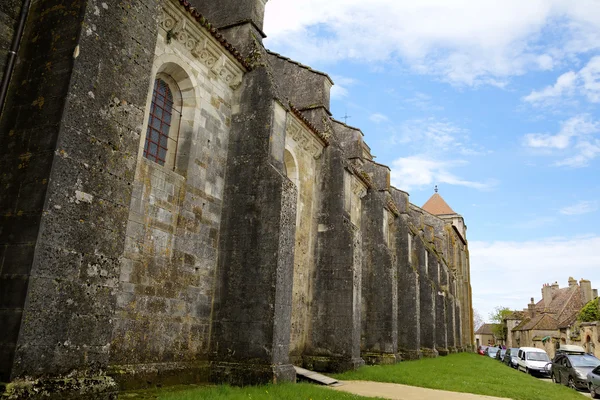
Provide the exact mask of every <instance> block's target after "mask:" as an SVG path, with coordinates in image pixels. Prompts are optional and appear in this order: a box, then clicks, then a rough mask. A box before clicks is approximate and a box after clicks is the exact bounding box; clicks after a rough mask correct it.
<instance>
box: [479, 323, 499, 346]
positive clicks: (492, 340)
mask: <svg viewBox="0 0 600 400" xmlns="http://www.w3.org/2000/svg"><path fill="white" fill-rule="evenodd" d="M499 325H500V324H483V325H481V326H480V327H479V329H477V331H475V345H476V346H477V348H479V346H494V345H495V344H496V343H498V341H499V339H500V338H498V337H496V331H497V330H496V328H497V327H498V326H499Z"/></svg>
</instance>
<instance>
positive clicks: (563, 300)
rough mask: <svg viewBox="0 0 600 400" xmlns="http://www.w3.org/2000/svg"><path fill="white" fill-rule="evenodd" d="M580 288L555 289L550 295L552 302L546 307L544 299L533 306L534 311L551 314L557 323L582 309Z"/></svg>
mask: <svg viewBox="0 0 600 400" xmlns="http://www.w3.org/2000/svg"><path fill="white" fill-rule="evenodd" d="M584 305H585V304H584V303H583V299H582V294H581V288H580V287H579V286H571V287H565V288H562V289H556V290H555V291H554V293H553V295H552V301H551V302H550V304H549V306H548V307H546V306H545V303H544V299H542V300H540V301H539V302H538V303H537V304H536V305H535V311H536V313H537V312H540V313H541V312H545V313H549V314H552V315H553V316H554V318H556V319H557V320H558V321H563V320H565V319H566V318H568V317H570V316H571V315H572V314H573V313H574V312H576V311H579V310H581V309H582V308H583V306H584Z"/></svg>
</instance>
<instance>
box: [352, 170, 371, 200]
mask: <svg viewBox="0 0 600 400" xmlns="http://www.w3.org/2000/svg"><path fill="white" fill-rule="evenodd" d="M367 189H368V188H367V185H365V184H364V183H363V181H362V180H360V179H358V178H357V177H356V175H353V176H352V193H354V195H356V196H357V197H358V198H359V199H362V198H363V197H365V196H366V195H367Z"/></svg>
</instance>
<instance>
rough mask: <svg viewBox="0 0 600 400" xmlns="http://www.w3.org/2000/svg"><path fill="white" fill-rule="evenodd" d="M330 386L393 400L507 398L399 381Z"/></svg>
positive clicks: (346, 382)
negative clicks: (422, 386) (437, 388)
mask: <svg viewBox="0 0 600 400" xmlns="http://www.w3.org/2000/svg"><path fill="white" fill-rule="evenodd" d="M329 387H330V388H332V389H334V390H339V391H342V392H348V393H353V394H358V395H361V396H370V397H381V398H384V399H392V400H506V398H502V397H491V396H481V395H477V394H471V393H457V392H447V391H445V390H436V389H425V388H420V387H415V386H407V385H400V384H397V383H381V382H367V381H343V382H342V381H340V384H339V386H335V387H331V386H329Z"/></svg>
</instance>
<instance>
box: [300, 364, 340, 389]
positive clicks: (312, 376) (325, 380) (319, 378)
mask: <svg viewBox="0 0 600 400" xmlns="http://www.w3.org/2000/svg"><path fill="white" fill-rule="evenodd" d="M294 369H295V370H296V376H298V377H301V378H304V379H307V380H309V381H312V382H316V383H320V384H321V385H325V386H329V385H334V384H337V383H338V381H337V379H333V378H330V377H328V376H325V375H321V374H319V373H318V372H314V371H310V370H308V369H304V368H300V367H296V366H295V367H294Z"/></svg>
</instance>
